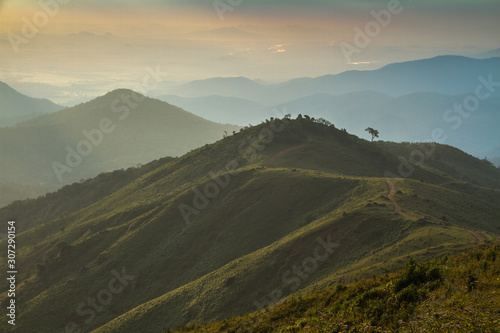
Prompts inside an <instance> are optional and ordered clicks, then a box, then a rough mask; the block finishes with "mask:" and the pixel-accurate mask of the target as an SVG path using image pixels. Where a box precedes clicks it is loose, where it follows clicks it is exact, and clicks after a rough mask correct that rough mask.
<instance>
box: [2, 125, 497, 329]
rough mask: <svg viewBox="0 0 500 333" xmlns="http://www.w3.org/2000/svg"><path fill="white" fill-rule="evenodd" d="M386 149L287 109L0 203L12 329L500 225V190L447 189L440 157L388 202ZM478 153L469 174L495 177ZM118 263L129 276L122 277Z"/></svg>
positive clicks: (378, 265)
mask: <svg viewBox="0 0 500 333" xmlns="http://www.w3.org/2000/svg"><path fill="white" fill-rule="evenodd" d="M447 148H448V147H446V146H443V149H445V150H446V149H447ZM466 158H469V159H471V161H468V163H469V164H470V165H473V166H475V164H474V163H473V162H474V160H475V159H474V158H473V157H466ZM398 163H399V160H398V158H397V155H396V154H393V153H391V152H390V151H387V150H384V149H382V148H380V147H379V146H378V145H377V144H376V143H370V142H367V141H364V140H361V139H359V138H357V137H355V136H352V135H349V134H348V133H346V132H345V131H341V130H337V129H335V128H334V127H333V126H327V125H324V124H320V123H318V122H314V121H312V120H306V119H302V120H287V119H283V120H277V121H267V122H265V123H263V124H261V125H259V126H256V127H251V128H248V129H246V130H244V131H242V132H239V133H236V134H234V135H232V136H230V137H227V138H225V139H223V140H220V141H218V142H216V143H214V144H212V145H206V146H204V147H202V148H199V149H196V150H194V151H192V152H190V153H189V154H186V155H184V156H182V157H180V158H176V159H173V160H169V159H164V160H160V161H157V162H154V163H153V164H149V165H146V166H143V167H142V168H139V169H136V170H130V171H127V172H125V173H124V174H123V175H122V176H120V174H113V173H110V174H104V175H101V176H99V177H97V178H95V179H94V180H92V181H89V182H85V183H83V184H75V185H72V186H69V187H67V188H66V189H62V190H60V191H59V192H57V193H55V194H52V195H48V196H46V197H45V198H42V199H38V200H35V201H31V202H21V203H18V204H17V206H14V205H10V206H8V207H6V208H4V209H2V210H0V217H1V218H2V219H12V218H14V219H16V221H17V223H18V224H19V225H20V226H23V227H24V228H25V229H24V230H25V231H24V232H22V233H20V234H18V242H19V244H22V246H20V248H19V250H18V261H19V263H18V265H19V267H23V270H22V272H21V273H20V276H19V279H20V280H19V281H23V282H22V283H21V284H20V286H19V287H20V295H22V297H21V298H20V299H19V302H21V303H22V304H23V311H22V313H20V316H19V318H18V320H19V323H20V326H18V327H16V328H14V331H16V330H17V331H18V332H30V331H37V332H59V331H61V332H62V331H64V328H65V327H66V326H68V327H70V328H71V327H72V326H75V327H76V326H78V328H80V329H81V330H82V332H90V331H96V332H135V331H142V332H161V331H164V330H166V329H167V328H174V327H176V326H178V325H181V324H186V323H188V322H191V321H208V320H212V319H222V318H224V317H227V316H229V315H231V314H242V313H246V312H250V311H254V310H255V309H256V308H257V306H258V305H259V304H266V303H270V302H272V301H275V300H279V299H282V298H283V297H286V296H288V295H290V294H293V293H294V292H297V291H299V290H304V291H307V290H311V288H315V287H321V286H327V285H331V284H336V283H338V282H339V281H343V282H344V283H345V282H348V281H351V280H353V279H355V278H360V277H364V276H371V274H373V273H374V272H384V270H396V269H398V268H401V267H403V266H404V264H405V263H406V262H407V259H408V256H410V255H411V256H414V257H415V258H419V259H422V258H430V257H435V256H439V255H442V254H448V253H454V252H457V251H461V250H463V249H466V248H469V247H474V246H476V245H477V244H478V243H481V242H484V241H485V240H490V239H495V238H497V237H498V235H499V234H500V230H499V229H498V219H497V217H498V216H499V215H500V204H499V201H498V198H499V196H498V194H497V192H496V190H491V189H486V188H484V187H481V186H478V185H464V186H465V188H458V189H454V188H452V187H451V184H452V183H450V182H453V183H456V182H458V179H455V178H454V176H453V175H451V174H448V173H446V170H444V169H443V170H440V169H439V165H438V166H437V167H434V168H429V167H427V166H425V165H423V166H422V167H418V166H417V167H415V169H416V170H415V172H414V174H413V175H412V177H411V178H408V179H402V178H400V179H391V180H389V181H390V182H392V183H394V184H395V186H396V189H397V190H398V191H399V192H395V194H394V200H395V202H396V203H398V204H399V206H400V207H401V211H395V206H394V204H393V202H392V201H391V200H390V199H389V198H388V184H387V180H386V179H385V178H383V177H384V174H385V173H386V171H387V170H390V168H391V167H393V166H395V165H396V167H397V165H398ZM469 164H467V163H465V164H464V165H466V167H467V165H469ZM478 167H479V168H485V171H484V172H481V169H480V170H476V171H475V173H473V172H471V176H470V177H471V181H472V182H474V183H479V182H480V180H481V179H484V178H479V176H478V177H477V179H476V178H475V177H476V174H481V177H483V175H487V177H489V178H491V179H492V180H495V179H498V178H499V174H498V173H495V171H494V170H493V171H489V170H490V169H488V168H489V166H487V165H486V164H485V165H484V166H483V164H478ZM465 170H466V169H464V172H465ZM128 172H130V174H129V173H128ZM487 172H490V173H489V174H487ZM497 172H498V171H497ZM118 176H120V177H121V178H120V177H118ZM115 177H118V178H115ZM116 179H122V180H121V181H118V182H117V184H116V185H114V186H112V184H114V183H115V182H116ZM443 183H447V185H442V186H441V185H440V184H443ZM462 183H463V182H462ZM467 184H468V183H467ZM99 189H100V190H99ZM472 189H474V190H472ZM488 191H493V192H492V193H493V195H489V193H488ZM200 193H204V195H203V197H205V196H206V197H205V199H203V197H202V196H201V194H200ZM391 198H392V197H391ZM39 207H50V208H48V209H37V208H39ZM187 207H188V208H187ZM24 211H29V212H30V213H29V214H25V215H23V213H22V212H24ZM6 212H8V214H9V215H8V216H7V215H6ZM443 217H444V218H443ZM28 220H31V221H36V223H32V222H29V221H28ZM325 242H326V243H334V244H335V245H334V246H333V245H332V247H331V248H328V249H326V250H325V248H324V247H323V250H322V249H321V248H318V247H320V246H322V245H321V244H324V243H325ZM4 243H5V241H2V242H0V246H3V245H1V244H4ZM4 245H5V244H4ZM318 251H319V252H318ZM326 251H327V252H326ZM327 254H328V255H327ZM2 255H4V254H3V253H0V256H2ZM316 258H319V259H316ZM4 259H5V258H4V257H0V260H1V262H2V263H3V262H5V260H4ZM320 259H321V260H320ZM308 265H309V266H308ZM307 270H309V272H307ZM117 274H118V275H120V274H125V275H127V276H129V278H130V279H129V280H126V281H125V283H124V285H123V288H117V286H119V285H117V280H116V275H117ZM118 289H120V291H119V292H118V291H117V292H116V293H114V292H113V293H111V291H110V290H115V291H116V290H118ZM2 290H4V289H3V288H2ZM110 293H111V294H110ZM105 295H108V296H109V295H111V298H109V297H108V298H102V297H105ZM99 297H101V298H100V299H101V300H102V301H103V302H104V303H102V304H104V305H102V306H101V305H98V306H97V307H96V308H95V309H92V306H91V304H90V303H88V302H89V298H90V300H92V298H98V299H99ZM6 300H7V299H6V297H5V294H2V296H1V297H0V302H5V301H6ZM3 304H5V303H3ZM54 313H57V314H58V315H57V316H54V315H53V314H54ZM4 328H6V329H7V328H8V329H10V330H12V328H11V327H7V326H4Z"/></svg>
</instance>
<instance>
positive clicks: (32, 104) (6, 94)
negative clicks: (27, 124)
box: [0, 82, 64, 127]
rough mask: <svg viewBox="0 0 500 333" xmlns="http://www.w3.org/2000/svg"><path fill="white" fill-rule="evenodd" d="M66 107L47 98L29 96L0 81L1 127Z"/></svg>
mask: <svg viewBox="0 0 500 333" xmlns="http://www.w3.org/2000/svg"><path fill="white" fill-rule="evenodd" d="M63 108H64V107H63V106H61V105H57V104H54V103H52V102H51V101H49V100H47V99H37V98H32V97H28V96H26V95H23V94H21V93H20V92H18V91H16V90H14V89H13V88H11V87H10V86H9V85H7V84H6V83H3V82H0V127H7V126H12V125H15V124H17V123H20V122H23V121H26V120H28V119H31V118H35V117H37V116H40V115H44V114H48V113H52V112H55V111H59V110H61V109H63Z"/></svg>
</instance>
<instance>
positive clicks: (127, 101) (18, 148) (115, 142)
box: [0, 89, 239, 185]
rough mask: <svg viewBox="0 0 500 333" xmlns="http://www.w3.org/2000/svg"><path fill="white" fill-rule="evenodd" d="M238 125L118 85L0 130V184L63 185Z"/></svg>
mask: <svg viewBox="0 0 500 333" xmlns="http://www.w3.org/2000/svg"><path fill="white" fill-rule="evenodd" d="M238 129H239V127H237V126H232V125H220V124H216V123H213V122H210V121H208V120H205V119H202V118H200V117H198V116H195V115H193V114H192V113H189V112H187V111H184V110H182V109H180V108H178V107H175V106H173V105H170V104H167V103H165V102H161V101H159V100H155V99H151V98H146V97H144V96H142V95H139V94H137V93H135V92H132V91H131V90H125V89H119V90H115V91H113V92H110V93H108V94H106V95H105V96H102V97H99V98H96V99H95V100H92V101H90V102H87V103H84V104H80V105H77V106H75V107H72V108H67V109H64V110H61V111H59V112H56V113H52V114H49V115H45V116H43V117H38V118H35V119H32V120H29V121H26V122H23V123H21V124H18V125H17V126H15V127H11V128H3V129H0V142H1V145H0V156H2V159H1V160H0V169H1V170H2V173H1V174H0V183H23V184H32V185H63V184H69V183H72V182H75V181H79V180H81V179H87V178H90V177H93V176H96V175H97V174H99V173H101V172H105V171H113V170H117V169H121V168H127V167H131V166H136V165H137V164H140V163H147V162H150V161H152V160H155V159H158V158H161V157H165V156H180V155H182V154H184V153H186V152H188V151H190V150H192V149H195V148H197V147H199V146H202V145H204V144H207V143H210V142H213V141H215V140H217V139H220V138H222V137H223V135H225V134H224V133H225V132H227V133H231V132H232V131H235V130H238Z"/></svg>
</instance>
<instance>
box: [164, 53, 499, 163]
mask: <svg viewBox="0 0 500 333" xmlns="http://www.w3.org/2000/svg"><path fill="white" fill-rule="evenodd" d="M499 68H500V58H498V57H496V58H488V59H473V58H467V57H461V56H440V57H435V58H432V59H423V60H417V61H409V62H403V63H395V64H390V65H387V66H385V67H383V68H380V69H378V70H372V71H348V72H344V73H340V74H337V75H325V76H322V77H317V78H298V79H294V80H291V81H287V82H284V83H280V84H269V85H266V84H262V83H260V82H257V81H252V80H249V79H247V78H242V77H235V78H213V79H207V80H200V81H194V82H191V83H189V84H186V85H184V86H181V87H178V88H176V89H173V90H172V91H171V92H170V93H171V94H170V95H164V96H162V97H161V99H163V100H166V101H172V102H171V103H173V104H175V103H179V105H182V106H186V108H187V109H188V110H190V111H192V112H193V113H195V114H197V115H200V116H202V117H206V118H207V119H210V120H212V121H222V120H223V119H231V121H233V122H235V123H236V124H239V125H242V126H245V125H247V124H249V123H251V124H257V123H259V122H260V121H261V120H262V119H264V118H268V117H271V116H273V114H272V112H271V111H272V109H278V110H285V109H286V112H285V113H290V114H292V115H293V116H297V115H298V114H301V113H302V114H303V113H307V114H309V115H310V116H312V117H316V118H324V119H326V120H329V121H331V122H333V123H335V124H336V125H337V126H338V127H341V128H346V129H347V130H348V131H349V132H351V133H353V134H356V135H358V136H362V135H364V134H363V133H364V129H365V128H366V127H367V126H368V125H369V126H372V127H374V128H377V129H378V130H379V132H380V133H381V138H384V139H386V140H391V141H412V142H414V141H434V139H433V138H432V133H433V131H434V130H435V129H441V130H443V131H444V132H445V134H446V140H444V141H441V142H440V143H445V144H449V145H452V146H455V147H458V148H460V149H462V150H464V151H466V152H468V153H469V154H473V155H474V156H477V157H480V158H484V157H487V158H488V159H490V160H492V161H494V162H495V163H497V164H498V162H497V161H498V158H500V155H498V154H497V153H496V152H497V151H498V149H500V136H499V135H500V134H498V133H499V132H498V131H497V130H496V128H498V126H500V116H499V114H498V108H499V107H500V70H499ZM479 86H480V87H481V88H479V89H478V87H479ZM476 92H479V93H480V97H481V100H479V99H477V97H476V96H475V95H476ZM214 95H217V96H214ZM252 102H253V103H257V104H256V105H255V104H254V105H252ZM466 103H469V104H468V105H465V104H466ZM476 103H477V105H476ZM457 106H458V107H457ZM470 110H472V111H470ZM498 165H500V164H498Z"/></svg>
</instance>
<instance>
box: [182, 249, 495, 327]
mask: <svg viewBox="0 0 500 333" xmlns="http://www.w3.org/2000/svg"><path fill="white" fill-rule="evenodd" d="M499 255H500V246H499V245H498V244H496V245H489V246H484V247H481V248H480V249H475V250H470V251H466V252H464V253H461V254H458V255H454V256H452V257H448V256H445V257H442V258H440V259H438V260H432V261H429V262H425V263H422V264H418V263H416V262H415V261H414V260H412V259H410V260H409V261H408V263H407V265H406V268H405V269H404V270H402V271H399V272H397V273H395V274H385V275H380V276H376V277H373V278H371V279H366V280H363V281H360V282H357V283H353V284H350V285H344V284H337V285H336V286H335V287H328V288H323V289H320V290H317V291H314V292H311V293H310V294H308V295H299V296H296V297H291V298H288V299H287V300H285V301H284V302H281V303H279V304H275V305H273V306H272V307H269V308H268V309H266V310H263V311H257V312H254V313H251V314H248V315H245V316H241V317H231V318H228V319H225V320H224V321H220V322H215V323H211V324H207V325H188V326H185V327H182V328H179V329H178V330H176V332H207V333H211V332H382V331H384V332H385V331H397V332H449V331H459V332H492V333H493V332H498V325H499V323H500V322H499V319H498V318H499V315H500V312H499V310H498V309H499V308H500V296H499V291H500V280H499V279H498V274H499V273H500V260H498V257H499Z"/></svg>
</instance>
